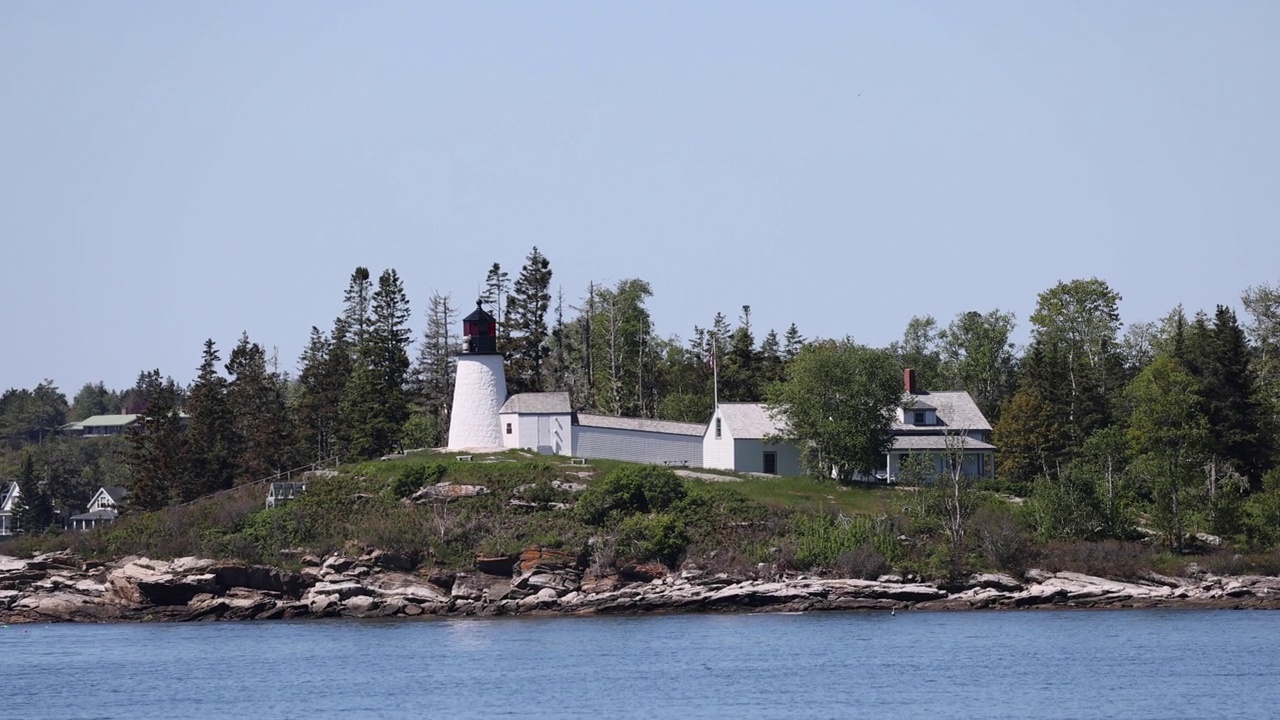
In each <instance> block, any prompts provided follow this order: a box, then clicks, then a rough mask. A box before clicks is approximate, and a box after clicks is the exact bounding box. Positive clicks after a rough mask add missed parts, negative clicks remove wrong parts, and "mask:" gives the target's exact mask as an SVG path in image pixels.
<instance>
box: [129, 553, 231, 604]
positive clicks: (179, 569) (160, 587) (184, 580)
mask: <svg viewBox="0 0 1280 720" xmlns="http://www.w3.org/2000/svg"><path fill="white" fill-rule="evenodd" d="M212 564H213V563H212V562H208V561H204V562H200V561H196V560H195V559H194V558H181V559H179V560H174V561H173V562H171V563H165V562H161V561H151V560H147V559H146V558H140V559H138V560H134V561H132V562H129V563H127V564H125V565H124V566H122V567H119V568H116V569H115V570H112V571H111V572H110V573H109V574H108V576H107V584H109V585H110V587H111V592H112V593H113V594H114V595H115V596H117V597H118V598H120V599H122V600H124V601H126V602H132V603H136V604H139V605H186V604H187V602H189V601H190V600H191V598H193V597H195V596H196V595H199V594H201V593H214V592H216V591H217V589H218V583H217V577H216V576H215V575H214V574H213V573H204V572H198V571H200V570H203V569H207V568H208V567H210V566H211V565H212ZM184 573H198V574H184Z"/></svg>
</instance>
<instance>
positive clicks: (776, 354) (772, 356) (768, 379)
mask: <svg viewBox="0 0 1280 720" xmlns="http://www.w3.org/2000/svg"><path fill="white" fill-rule="evenodd" d="M756 377H757V379H758V381H759V388H760V391H761V392H763V390H764V389H765V388H767V387H769V385H771V384H772V383H775V382H778V381H780V380H782V344H781V342H779V340H778V333H777V332H775V331H773V330H770V331H769V332H768V333H766V334H765V336H764V340H761V341H760V353H759V368H758V370H757V372H756Z"/></svg>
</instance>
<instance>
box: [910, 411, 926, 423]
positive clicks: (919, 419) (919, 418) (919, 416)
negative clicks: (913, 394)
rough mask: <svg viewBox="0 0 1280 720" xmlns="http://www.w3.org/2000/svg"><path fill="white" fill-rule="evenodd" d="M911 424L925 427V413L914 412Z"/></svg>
mask: <svg viewBox="0 0 1280 720" xmlns="http://www.w3.org/2000/svg"><path fill="white" fill-rule="evenodd" d="M911 423H912V424H913V425H923V424H924V411H923V410H916V411H915V412H913V413H912V414H911Z"/></svg>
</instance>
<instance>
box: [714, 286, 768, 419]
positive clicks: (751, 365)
mask: <svg viewBox="0 0 1280 720" xmlns="http://www.w3.org/2000/svg"><path fill="white" fill-rule="evenodd" d="M755 344H756V340H755V337H754V336H753V335H752V334H751V306H750V305H743V306H742V316H741V317H740V318H739V324H738V328H737V329H736V330H734V331H733V334H732V335H730V337H729V347H728V348H727V352H725V353H724V365H723V366H722V367H721V369H720V399H721V400H724V401H727V402H756V401H758V400H760V389H761V383H760V380H759V378H758V377H757V373H758V367H757V365H758V363H757V358H756V350H755Z"/></svg>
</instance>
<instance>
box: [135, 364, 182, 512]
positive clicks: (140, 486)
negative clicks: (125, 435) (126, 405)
mask: <svg viewBox="0 0 1280 720" xmlns="http://www.w3.org/2000/svg"><path fill="white" fill-rule="evenodd" d="M144 376H145V377H146V378H147V379H148V382H147V383H146V394H145V396H143V397H142V398H141V402H142V403H143V404H145V406H146V410H145V411H144V412H143V413H142V417H141V418H139V422H137V423H135V424H134V425H133V426H132V427H131V428H130V429H129V469H130V483H129V502H128V509H129V510H131V511H133V510H138V511H144V512H145V511H150V510H159V509H160V508H162V507H165V506H167V505H169V504H170V503H172V502H173V501H174V500H175V499H176V498H177V497H178V492H177V491H178V488H180V487H182V486H183V485H184V484H185V474H186V472H187V470H188V467H187V461H186V451H187V448H186V431H185V428H184V420H183V418H182V416H181V413H180V410H179V400H180V399H181V396H180V394H179V392H178V387H177V385H176V384H174V382H173V380H172V379H165V380H161V379H160V371H159V370H154V371H151V372H149V373H144ZM152 381H154V382H152Z"/></svg>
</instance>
